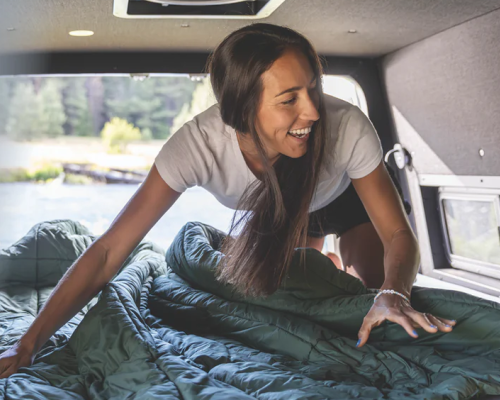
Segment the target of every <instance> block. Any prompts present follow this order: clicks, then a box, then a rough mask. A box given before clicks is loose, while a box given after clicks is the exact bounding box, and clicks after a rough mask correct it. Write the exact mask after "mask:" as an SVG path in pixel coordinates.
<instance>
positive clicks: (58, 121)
mask: <svg viewBox="0 0 500 400" xmlns="http://www.w3.org/2000/svg"><path fill="white" fill-rule="evenodd" d="M60 86H61V83H60V82H59V81H58V80H55V79H46V80H45V81H44V82H43V84H42V87H41V89H40V92H39V93H38V96H37V101H38V102H39V112H40V116H39V119H40V131H41V135H42V136H45V137H52V138H54V137H58V136H62V135H63V134H64V129H63V125H64V123H65V122H66V114H65V113H64V107H63V103H62V95H61V90H60Z"/></svg>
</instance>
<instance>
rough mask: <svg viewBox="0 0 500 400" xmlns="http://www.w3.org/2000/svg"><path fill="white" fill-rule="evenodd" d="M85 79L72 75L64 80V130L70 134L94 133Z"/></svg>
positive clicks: (83, 134) (84, 134)
mask: <svg viewBox="0 0 500 400" xmlns="http://www.w3.org/2000/svg"><path fill="white" fill-rule="evenodd" d="M85 79H86V78H77V77H71V78H65V79H64V80H63V81H62V82H63V83H64V89H63V91H62V95H63V105H64V111H65V113H66V123H65V124H64V131H65V134H66V135H69V136H93V135H94V131H93V129H92V117H91V115H90V110H89V104H88V98H87V89H86V88H85Z"/></svg>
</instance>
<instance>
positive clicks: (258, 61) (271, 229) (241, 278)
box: [208, 23, 327, 296]
mask: <svg viewBox="0 0 500 400" xmlns="http://www.w3.org/2000/svg"><path fill="white" fill-rule="evenodd" d="M287 50H295V51H299V52H301V53H303V54H304V55H305V56H306V57H307V59H308V61H309V63H310V65H311V68H312V70H313V72H314V74H315V76H316V89H315V90H316V91H317V93H318V95H319V109H318V113H319V115H320V118H319V120H318V121H316V122H315V123H314V125H313V128H312V131H311V134H310V136H309V139H308V149H307V152H306V153H305V155H303V156H302V157H300V158H291V157H287V156H285V155H280V157H279V159H278V160H277V161H276V162H275V163H274V164H272V165H271V163H270V162H269V160H268V158H267V156H266V151H265V148H264V146H263V144H262V142H261V140H260V138H259V135H258V134H257V130H256V127H255V124H256V120H257V110H258V108H259V101H260V97H261V94H262V90H263V85H262V80H261V75H262V74H263V73H264V72H265V71H267V70H268V69H269V68H270V67H271V65H272V64H273V63H274V62H275V61H276V60H277V59H278V58H280V57H281V56H282V55H283V53H284V52H285V51H287ZM208 72H209V73H210V80H211V83H212V88H213V90H214V94H215V97H216V99H217V101H218V103H219V107H220V112H221V116H222V120H223V122H224V123H225V124H226V125H229V126H230V127H232V128H233V129H235V130H236V132H239V133H241V134H244V135H250V137H251V139H252V140H253V142H254V144H255V147H256V149H257V151H258V153H259V155H260V158H261V161H262V164H263V166H264V172H263V174H262V177H261V179H260V180H255V182H254V183H253V184H252V185H250V186H249V187H248V188H247V189H246V190H245V192H244V194H243V196H242V197H241V199H240V201H239V203H238V207H237V209H238V210H239V211H237V212H236V213H235V215H234V217H233V221H232V226H231V229H230V231H229V234H228V237H227V239H226V240H225V241H224V243H223V245H222V249H221V250H222V252H223V253H224V254H225V255H226V256H225V257H224V258H223V260H222V262H221V263H220V264H219V266H218V270H217V275H218V279H219V280H220V281H222V282H226V283H230V284H232V285H234V287H235V289H236V290H238V291H239V292H240V293H242V294H244V295H253V296H266V295H269V294H272V293H273V292H275V291H276V290H277V288H278V287H279V286H280V284H281V281H282V280H283V277H284V275H285V273H286V271H287V270H288V268H289V266H290V263H291V260H292V257H293V255H294V252H295V249H296V248H297V247H305V246H306V241H307V228H308V224H309V207H310V204H311V201H312V199H313V196H314V192H315V188H316V185H317V183H318V180H319V179H318V178H319V174H320V169H321V166H322V164H323V159H324V149H325V145H326V141H327V128H326V126H325V125H326V116H325V106H324V97H323V90H322V85H321V77H322V74H323V68H322V65H321V62H320V59H319V57H318V54H317V53H316V51H315V50H314V48H313V46H312V45H311V43H309V41H308V40H307V39H306V38H305V37H304V36H302V35H301V34H299V33H298V32H296V31H294V30H292V29H289V28H286V27H282V26H277V25H271V24H263V23H257V24H252V25H249V26H245V27H244V28H241V29H239V30H237V31H235V32H233V33H231V34H230V35H229V36H227V37H226V38H225V39H224V40H223V41H222V42H221V43H220V44H219V46H218V47H217V48H216V49H215V51H214V52H213V53H212V54H211V56H210V58H209V63H208ZM235 232H237V235H236V236H234V233H235ZM233 236H234V237H233Z"/></svg>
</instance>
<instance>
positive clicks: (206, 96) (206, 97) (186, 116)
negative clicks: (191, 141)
mask: <svg viewBox="0 0 500 400" xmlns="http://www.w3.org/2000/svg"><path fill="white" fill-rule="evenodd" d="M215 103H217V101H216V100H215V95H214V92H213V90H212V85H211V84H210V79H209V78H205V79H203V81H202V82H201V83H199V84H198V86H197V87H196V89H195V90H194V92H193V98H192V100H191V104H187V103H186V104H185V105H184V106H183V108H182V110H181V112H179V114H178V115H177V117H176V118H175V119H174V121H173V123H172V132H176V131H178V130H179V128H181V127H182V125H184V124H185V123H186V122H188V121H190V120H191V119H193V117H195V116H196V115H198V114H200V113H201V112H203V111H205V110H206V109H208V108H209V107H211V106H212V105H214V104H215Z"/></svg>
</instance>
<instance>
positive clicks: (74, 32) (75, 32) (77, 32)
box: [69, 31, 94, 36]
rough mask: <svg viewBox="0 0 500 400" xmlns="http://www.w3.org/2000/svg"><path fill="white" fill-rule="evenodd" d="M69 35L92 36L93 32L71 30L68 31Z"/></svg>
mask: <svg viewBox="0 0 500 400" xmlns="http://www.w3.org/2000/svg"><path fill="white" fill-rule="evenodd" d="M69 34H70V35H71V36H92V35H93V34H94V32H92V31H71V32H70V33H69Z"/></svg>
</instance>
